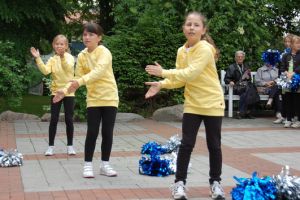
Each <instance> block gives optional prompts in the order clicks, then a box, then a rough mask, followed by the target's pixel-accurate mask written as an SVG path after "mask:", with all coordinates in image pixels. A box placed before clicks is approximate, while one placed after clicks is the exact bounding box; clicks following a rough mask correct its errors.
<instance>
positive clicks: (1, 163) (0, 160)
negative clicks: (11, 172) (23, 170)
mask: <svg viewBox="0 0 300 200" xmlns="http://www.w3.org/2000/svg"><path fill="white" fill-rule="evenodd" d="M21 165H23V155H22V154H21V153H19V152H18V151H17V150H16V149H15V150H11V151H5V150H3V149H0V167H14V166H21Z"/></svg>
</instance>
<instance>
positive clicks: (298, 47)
mask: <svg viewBox="0 0 300 200" xmlns="http://www.w3.org/2000/svg"><path fill="white" fill-rule="evenodd" d="M299 50H300V39H299V40H295V41H294V43H292V51H293V52H295V53H296V52H297V51H299Z"/></svg>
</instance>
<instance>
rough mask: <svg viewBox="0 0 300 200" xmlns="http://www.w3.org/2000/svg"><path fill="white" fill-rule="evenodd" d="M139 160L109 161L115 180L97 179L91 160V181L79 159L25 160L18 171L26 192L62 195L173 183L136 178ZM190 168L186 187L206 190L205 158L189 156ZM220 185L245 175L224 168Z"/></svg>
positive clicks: (226, 167)
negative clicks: (83, 174)
mask: <svg viewBox="0 0 300 200" xmlns="http://www.w3.org/2000/svg"><path fill="white" fill-rule="evenodd" d="M139 159H140V157H113V158H111V164H112V165H113V166H114V168H115V169H116V170H117V171H118V176H117V177H105V176H101V175H98V174H97V173H98V172H99V168H98V166H99V160H98V159H94V161H93V164H94V173H95V175H96V177H95V178H94V179H85V178H82V168H83V163H84V162H83V160H82V159H69V160H67V159H53V160H40V161H37V160H27V161H24V165H23V166H22V167H21V168H20V169H21V174H22V182H23V186H24V190H25V191H26V192H41V191H62V190H75V189H93V188H98V189H99V188H153V187H154V186H155V187H158V188H160V187H161V188H165V187H169V186H170V185H171V184H172V183H173V181H174V175H170V176H167V177H151V176H145V175H140V174H139V172H138V161H139ZM191 163H192V167H191V168H190V170H189V174H188V183H187V186H192V187H195V186H204V187H206V186H208V158H207V157H205V156H199V155H196V156H192V159H191ZM223 171H224V174H223V176H222V178H223V181H222V184H223V185H224V186H234V185H235V182H234V180H233V178H232V176H233V175H237V176H242V177H245V176H246V177H247V176H249V175H248V174H245V173H244V172H241V171H239V170H236V169H234V168H232V167H230V166H228V165H224V166H223Z"/></svg>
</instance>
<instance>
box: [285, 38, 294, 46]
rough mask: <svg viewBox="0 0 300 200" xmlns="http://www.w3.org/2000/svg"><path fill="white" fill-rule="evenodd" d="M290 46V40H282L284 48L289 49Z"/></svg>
mask: <svg viewBox="0 0 300 200" xmlns="http://www.w3.org/2000/svg"><path fill="white" fill-rule="evenodd" d="M291 44H292V40H291V38H285V40H284V46H285V47H286V48H291Z"/></svg>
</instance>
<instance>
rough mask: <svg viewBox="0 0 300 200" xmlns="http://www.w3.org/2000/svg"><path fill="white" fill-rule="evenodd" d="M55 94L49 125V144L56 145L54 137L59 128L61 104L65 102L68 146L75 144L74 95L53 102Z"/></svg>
mask: <svg viewBox="0 0 300 200" xmlns="http://www.w3.org/2000/svg"><path fill="white" fill-rule="evenodd" d="M53 97H54V96H51V119H50V125H49V146H54V139H55V135H56V130H57V122H58V119H59V112H60V108H61V104H62V103H63V104H64V110H65V122H66V133H67V141H68V146H70V145H73V134H74V126H73V114H74V97H65V98H63V99H62V100H61V101H59V102H57V103H53V102H52V100H53Z"/></svg>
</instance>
